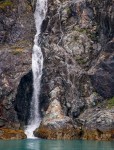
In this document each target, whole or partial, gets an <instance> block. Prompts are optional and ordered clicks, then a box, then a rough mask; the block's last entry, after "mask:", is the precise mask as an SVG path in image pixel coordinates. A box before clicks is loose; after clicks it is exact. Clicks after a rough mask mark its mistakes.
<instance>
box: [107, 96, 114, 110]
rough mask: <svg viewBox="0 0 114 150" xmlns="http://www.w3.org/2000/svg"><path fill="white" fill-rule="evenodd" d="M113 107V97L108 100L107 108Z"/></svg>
mask: <svg viewBox="0 0 114 150" xmlns="http://www.w3.org/2000/svg"><path fill="white" fill-rule="evenodd" d="M112 107H114V97H112V98H111V99H109V100H108V108H112Z"/></svg>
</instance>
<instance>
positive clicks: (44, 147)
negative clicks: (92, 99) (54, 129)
mask: <svg viewBox="0 0 114 150" xmlns="http://www.w3.org/2000/svg"><path fill="white" fill-rule="evenodd" d="M0 150H114V142H113V141H112V142H104V141H103V142H98V141H86V140H85V141H83V140H43V139H34V140H33V139H27V140H9V141H5V140H1V141H0Z"/></svg>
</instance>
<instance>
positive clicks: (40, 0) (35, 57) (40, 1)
mask: <svg viewBox="0 0 114 150" xmlns="http://www.w3.org/2000/svg"><path fill="white" fill-rule="evenodd" d="M46 12H47V0H37V2H36V9H35V13H34V18H35V25H36V31H37V32H36V35H35V38H34V46H33V53H32V72H33V96H32V102H31V110H30V113H31V115H30V120H29V123H28V126H27V128H26V130H25V133H26V134H27V138H34V135H33V131H34V130H35V129H36V128H37V127H38V126H39V124H40V120H41V119H40V115H39V94H40V82H41V77H42V69H43V54H42V51H41V47H40V43H39V38H40V33H41V25H42V22H43V20H44V19H45V16H46Z"/></svg>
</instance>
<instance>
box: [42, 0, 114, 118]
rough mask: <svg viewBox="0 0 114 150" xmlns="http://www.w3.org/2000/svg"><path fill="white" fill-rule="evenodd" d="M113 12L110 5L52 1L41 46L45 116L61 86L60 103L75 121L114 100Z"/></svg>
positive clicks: (94, 2) (90, 2)
mask: <svg viewBox="0 0 114 150" xmlns="http://www.w3.org/2000/svg"><path fill="white" fill-rule="evenodd" d="M101 6H102V7H101ZM106 6H108V7H109V8H110V10H109V9H108V8H107V7H106ZM112 11H113V4H112V1H110V3H108V2H107V0H105V1H104V3H103V2H100V1H99V0H97V1H94V0H92V1H89V0H87V1H86V2H85V1H83V0H81V1H76V2H74V1H72V2H71V1H68V0H65V1H49V9H48V14H47V18H46V20H45V22H47V25H46V28H45V32H44V33H43V41H42V49H43V51H44V70H43V72H44V74H43V79H42V90H41V103H42V111H44V112H45V110H46V109H47V106H48V103H49V101H51V100H52V98H51V95H50V94H49V93H50V92H51V91H52V90H53V89H55V88H56V87H57V86H59V87H60V89H61V91H60V95H59V97H57V98H58V100H59V101H60V103H61V105H62V108H63V110H64V112H65V114H66V115H69V116H71V117H72V118H76V117H78V116H79V115H80V113H81V112H82V111H83V110H84V109H87V108H89V107H94V106H96V105H97V104H98V103H99V102H102V101H103V100H105V99H106V98H110V97H113V96H114V91H113V89H114V88H113V86H112V85H113V84H114V83H113V78H114V74H113V70H114V69H113V50H112V49H113V39H112V37H113V36H112V35H113V27H112V25H113V20H114V18H113V12H112ZM108 12H110V14H109V13H108ZM111 16H112V18H111ZM106 19H107V22H106ZM109 23H111V24H110V25H109V26H110V27H109V26H108V27H107V24H109ZM109 28H110V33H109V32H108V30H109ZM108 33H109V34H108ZM107 47H108V49H109V50H108V49H107ZM109 51H110V52H109Z"/></svg>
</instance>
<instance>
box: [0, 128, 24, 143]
mask: <svg viewBox="0 0 114 150" xmlns="http://www.w3.org/2000/svg"><path fill="white" fill-rule="evenodd" d="M26 138H27V136H26V135H25V133H24V131H23V130H13V129H4V128H1V129H0V139H2V140H10V139H26Z"/></svg>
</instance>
